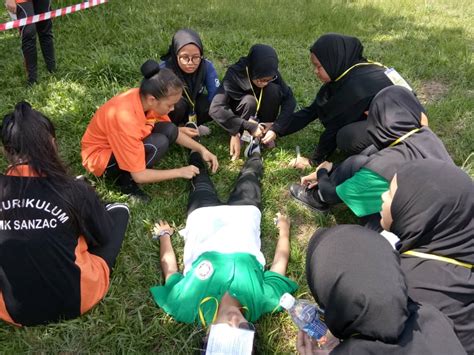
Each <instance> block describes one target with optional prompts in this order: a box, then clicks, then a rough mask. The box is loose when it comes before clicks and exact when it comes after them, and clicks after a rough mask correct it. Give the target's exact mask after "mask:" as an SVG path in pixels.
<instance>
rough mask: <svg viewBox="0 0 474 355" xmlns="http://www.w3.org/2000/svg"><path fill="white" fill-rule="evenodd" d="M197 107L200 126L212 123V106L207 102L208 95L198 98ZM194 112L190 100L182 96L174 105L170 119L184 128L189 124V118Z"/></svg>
mask: <svg viewBox="0 0 474 355" xmlns="http://www.w3.org/2000/svg"><path fill="white" fill-rule="evenodd" d="M195 105H196V106H195V110H196V112H195V113H196V116H197V124H198V126H199V125H202V124H203V123H206V122H209V121H211V117H210V116H209V106H210V104H209V101H208V100H207V95H204V94H199V95H198V96H197V98H196V101H195ZM192 110H193V109H192V106H191V105H190V104H189V102H188V100H187V99H186V98H185V97H184V96H182V97H181V99H180V100H179V101H178V102H177V103H176V104H175V105H174V110H173V111H171V112H170V113H169V117H170V118H171V121H172V122H173V123H174V124H175V125H177V126H182V125H184V124H185V123H186V122H188V117H189V114H190V113H191V112H192Z"/></svg>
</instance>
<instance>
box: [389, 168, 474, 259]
mask: <svg viewBox="0 0 474 355" xmlns="http://www.w3.org/2000/svg"><path fill="white" fill-rule="evenodd" d="M397 184H398V189H397V191H396V193H395V196H394V198H393V202H392V208H391V212H392V217H393V223H392V226H391V228H390V230H391V232H393V233H395V234H396V235H397V236H398V237H399V238H400V242H399V244H398V248H399V250H400V252H404V251H407V250H412V249H415V250H418V251H421V252H425V253H433V254H436V255H442V256H447V257H451V258H454V259H456V260H459V261H463V262H466V263H469V264H474V185H473V182H472V180H471V178H470V177H469V175H467V174H466V173H465V172H464V171H463V170H462V169H460V168H458V167H457V166H455V165H453V164H451V163H447V162H443V161H439V160H433V159H425V160H415V161H412V162H409V163H407V164H406V165H405V166H404V167H403V168H402V169H400V170H399V171H398V172H397Z"/></svg>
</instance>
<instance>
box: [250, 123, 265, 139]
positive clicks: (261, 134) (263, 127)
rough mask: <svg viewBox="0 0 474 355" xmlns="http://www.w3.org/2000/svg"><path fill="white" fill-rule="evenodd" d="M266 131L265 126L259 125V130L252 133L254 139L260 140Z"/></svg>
mask: <svg viewBox="0 0 474 355" xmlns="http://www.w3.org/2000/svg"><path fill="white" fill-rule="evenodd" d="M264 131H265V126H263V125H261V124H258V125H257V129H256V130H255V131H253V133H252V137H254V138H260V137H261V136H263V132H264Z"/></svg>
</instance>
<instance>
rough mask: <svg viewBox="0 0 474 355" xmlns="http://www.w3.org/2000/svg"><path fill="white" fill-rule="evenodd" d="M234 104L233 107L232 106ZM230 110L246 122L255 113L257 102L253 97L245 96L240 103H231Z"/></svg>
mask: <svg viewBox="0 0 474 355" xmlns="http://www.w3.org/2000/svg"><path fill="white" fill-rule="evenodd" d="M232 104H234V105H232ZM231 108H232V111H234V112H235V113H236V114H237V115H239V116H240V117H241V118H242V119H244V120H248V119H249V118H250V117H252V116H255V114H256V113H257V102H256V101H255V97H253V95H245V96H244V97H243V98H242V100H240V102H238V103H236V102H235V101H233V100H232V101H231Z"/></svg>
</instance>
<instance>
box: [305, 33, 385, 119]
mask: <svg viewBox="0 0 474 355" xmlns="http://www.w3.org/2000/svg"><path fill="white" fill-rule="evenodd" d="M363 49H364V47H363V46H362V43H361V42H360V41H359V39H357V38H356V37H351V36H345V35H341V34H338V33H327V34H325V35H323V36H321V37H320V38H318V40H317V41H316V42H315V43H314V44H313V45H312V46H311V48H310V51H311V53H313V54H314V55H315V56H316V58H318V60H319V62H320V63H321V65H322V66H323V68H324V69H325V70H326V72H327V73H328V75H329V77H330V78H331V81H330V82H329V83H325V84H324V85H323V86H321V88H320V89H319V91H318V94H317V96H316V103H317V107H318V117H319V119H320V120H321V122H322V123H323V125H324V126H325V127H326V126H334V125H336V126H337V125H338V122H332V120H333V119H335V118H336V116H338V115H341V114H342V113H344V112H345V111H347V108H348V107H351V106H353V105H355V104H356V103H358V102H360V101H361V100H364V99H371V98H372V97H373V96H374V95H375V94H377V93H378V92H379V91H380V90H382V89H383V88H385V87H387V86H390V85H393V84H392V82H391V81H390V80H389V79H388V78H387V76H386V75H385V73H384V72H385V68H384V67H380V66H377V65H363V66H359V67H356V68H354V69H352V70H350V71H349V72H348V73H347V74H346V75H344V77H342V78H341V79H339V80H338V81H335V80H336V79H337V78H338V77H339V76H340V75H341V74H343V73H344V72H345V71H346V70H347V69H349V68H350V67H352V66H353V65H354V64H358V63H367V59H365V58H364V57H363V55H362V52H363ZM357 114H359V113H357ZM355 119H359V117H356V118H355ZM346 120H347V119H346ZM351 121H354V120H351Z"/></svg>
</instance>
